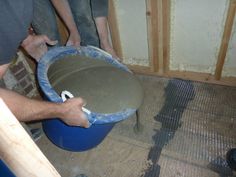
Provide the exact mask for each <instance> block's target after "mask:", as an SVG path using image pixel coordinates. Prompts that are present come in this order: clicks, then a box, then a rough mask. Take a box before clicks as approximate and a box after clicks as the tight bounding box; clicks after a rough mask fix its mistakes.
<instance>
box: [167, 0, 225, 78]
mask: <svg viewBox="0 0 236 177" xmlns="http://www.w3.org/2000/svg"><path fill="white" fill-rule="evenodd" d="M171 2H172V7H171V45H170V69H171V70H181V71H183V70H186V71H195V72H206V73H212V74H213V73H214V70H215V64H216V62H217V56H218V52H219V47H220V43H221V39H222V35H223V30H224V24H225V19H226V12H227V10H228V2H229V1H228V0H172V1H171Z"/></svg>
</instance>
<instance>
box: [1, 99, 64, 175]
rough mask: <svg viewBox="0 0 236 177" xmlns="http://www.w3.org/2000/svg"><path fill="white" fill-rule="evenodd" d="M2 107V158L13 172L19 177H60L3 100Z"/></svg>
mask: <svg viewBox="0 0 236 177" xmlns="http://www.w3.org/2000/svg"><path fill="white" fill-rule="evenodd" d="M0 107H1V111H0V117H1V119H0V132H1V133H0V157H1V159H2V160H3V161H4V162H5V163H6V164H7V166H8V167H9V168H10V169H11V171H12V172H13V173H14V174H15V175H16V176H18V177H26V176H31V177H41V176H47V177H60V174H59V173H58V172H57V171H56V169H55V168H54V167H53V166H52V164H51V163H50V162H49V161H48V159H47V158H46V157H45V156H44V154H43V153H42V152H41V151H40V149H39V148H38V146H37V145H36V144H35V143H34V141H33V140H32V139H31V138H30V136H29V135H28V134H27V133H26V131H25V130H24V128H23V127H22V126H21V124H20V123H19V122H18V120H17V119H16V118H15V116H14V115H13V114H12V112H11V111H10V110H9V109H8V107H7V106H6V104H5V103H4V102H3V100H2V99H1V98H0ZM1 176H2V175H1Z"/></svg>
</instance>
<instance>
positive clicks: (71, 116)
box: [60, 98, 89, 128]
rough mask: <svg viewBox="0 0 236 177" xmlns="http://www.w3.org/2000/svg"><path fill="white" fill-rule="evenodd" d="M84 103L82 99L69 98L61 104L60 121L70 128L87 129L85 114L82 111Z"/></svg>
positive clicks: (87, 123)
mask: <svg viewBox="0 0 236 177" xmlns="http://www.w3.org/2000/svg"><path fill="white" fill-rule="evenodd" d="M84 105H85V102H84V100H83V99H82V98H70V99H68V100H67V101H65V102H64V103H62V106H61V109H62V115H61V116H60V117H61V120H62V121H63V122H65V123H66V124H68V125H71V126H82V127H85V128H88V127H89V122H88V120H87V118H86V115H85V113H84V112H83V111H82V106H84Z"/></svg>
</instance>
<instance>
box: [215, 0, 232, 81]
mask: <svg viewBox="0 0 236 177" xmlns="http://www.w3.org/2000/svg"><path fill="white" fill-rule="evenodd" d="M235 13H236V0H230V5H229V9H228V15H227V18H226V22H225V29H224V34H223V38H222V42H221V47H220V52H219V55H218V61H217V64H216V69H215V79H216V80H220V79H221V75H222V70H223V67H224V63H225V58H226V54H227V50H228V46H229V41H230V37H231V33H232V29H233V23H234V18H235Z"/></svg>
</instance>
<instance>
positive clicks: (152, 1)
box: [146, 0, 160, 72]
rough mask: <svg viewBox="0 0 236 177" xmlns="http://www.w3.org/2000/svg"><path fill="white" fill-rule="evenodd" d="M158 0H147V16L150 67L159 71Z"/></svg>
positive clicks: (154, 70)
mask: <svg viewBox="0 0 236 177" xmlns="http://www.w3.org/2000/svg"><path fill="white" fill-rule="evenodd" d="M157 5H158V0H146V8H147V12H146V16H147V28H148V49H149V57H150V67H151V69H152V71H153V72H158V70H159V68H160V65H159V62H158V56H159V48H158V47H159V46H158V44H159V42H158V39H159V36H158V34H159V33H158V7H157Z"/></svg>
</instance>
